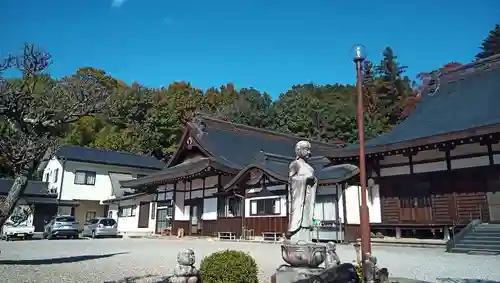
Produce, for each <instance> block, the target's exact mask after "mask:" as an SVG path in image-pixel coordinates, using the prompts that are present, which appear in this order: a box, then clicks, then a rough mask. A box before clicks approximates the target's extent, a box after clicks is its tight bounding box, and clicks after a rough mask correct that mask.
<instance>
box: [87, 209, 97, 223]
mask: <svg viewBox="0 0 500 283" xmlns="http://www.w3.org/2000/svg"><path fill="white" fill-rule="evenodd" d="M95 217H96V212H95V211H87V212H86V213H85V221H86V222H88V221H89V220H91V219H94V218H95Z"/></svg>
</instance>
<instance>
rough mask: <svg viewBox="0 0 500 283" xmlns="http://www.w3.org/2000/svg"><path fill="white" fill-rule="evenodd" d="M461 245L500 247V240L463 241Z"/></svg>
mask: <svg viewBox="0 0 500 283" xmlns="http://www.w3.org/2000/svg"><path fill="white" fill-rule="evenodd" d="M459 244H464V245H498V246H500V241H498V240H490V239H480V240H478V239H463V240H461V241H460V242H459Z"/></svg>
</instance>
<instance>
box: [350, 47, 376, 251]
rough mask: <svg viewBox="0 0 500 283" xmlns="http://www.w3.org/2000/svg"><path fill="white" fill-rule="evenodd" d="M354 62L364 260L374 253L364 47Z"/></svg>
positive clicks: (355, 52)
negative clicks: (371, 229)
mask: <svg viewBox="0 0 500 283" xmlns="http://www.w3.org/2000/svg"><path fill="white" fill-rule="evenodd" d="M353 51H354V52H353V53H354V54H353V61H354V63H355V64H356V73H357V82H356V92H357V107H356V108H357V111H356V120H357V122H358V141H359V179H360V182H361V207H360V225H359V226H360V230H361V252H362V256H363V259H365V258H364V257H365V255H366V253H370V254H371V251H372V247H371V241H370V237H371V233H370V214H369V213H370V212H369V210H368V203H367V197H366V162H365V125H364V116H365V115H364V106H363V72H362V71H363V61H364V60H365V58H366V54H365V48H364V46H363V45H360V44H358V45H355V46H354V48H353Z"/></svg>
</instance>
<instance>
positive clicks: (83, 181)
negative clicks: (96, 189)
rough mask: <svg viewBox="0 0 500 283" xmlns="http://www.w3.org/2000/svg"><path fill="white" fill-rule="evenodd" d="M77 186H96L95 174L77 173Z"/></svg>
mask: <svg viewBox="0 0 500 283" xmlns="http://www.w3.org/2000/svg"><path fill="white" fill-rule="evenodd" d="M75 184H77V185H95V172H90V171H76V172H75Z"/></svg>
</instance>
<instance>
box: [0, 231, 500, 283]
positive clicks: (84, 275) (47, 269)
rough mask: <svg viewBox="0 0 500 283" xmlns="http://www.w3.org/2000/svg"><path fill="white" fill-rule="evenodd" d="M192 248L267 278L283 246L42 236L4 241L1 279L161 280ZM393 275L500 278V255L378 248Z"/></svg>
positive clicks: (345, 251) (347, 256) (348, 251)
mask: <svg viewBox="0 0 500 283" xmlns="http://www.w3.org/2000/svg"><path fill="white" fill-rule="evenodd" d="M181 248H192V249H193V250H194V251H195V253H196V256H197V258H196V265H197V266H199V263H200V259H201V258H202V257H203V256H205V255H207V254H210V253H212V252H215V251H217V250H222V249H238V250H243V251H246V252H249V253H250V254H251V255H252V256H253V257H254V258H255V259H256V261H257V263H258V264H259V266H260V268H261V272H262V274H261V277H262V282H267V279H268V278H269V276H270V275H271V274H272V273H273V272H274V270H275V268H276V267H277V266H278V265H279V264H281V263H282V261H281V256H280V246H279V245H273V244H254V243H228V242H216V241H208V240H205V239H195V240H187V239H184V240H166V239H98V240H85V239H82V240H56V241H48V240H38V241H16V242H3V241H2V242H0V251H1V253H0V274H2V282H6V283H7V282H13V283H20V282H43V283H48V282H66V283H70V282H92V283H93V282H99V283H102V282H162V278H164V277H166V276H168V275H170V274H171V272H172V269H173V267H174V266H175V263H176V254H177V251H179V250H180V249H181ZM337 250H338V254H339V256H340V258H341V259H342V260H343V261H352V260H354V259H355V254H354V249H353V248H352V247H351V246H338V248H337ZM373 250H374V254H375V255H376V256H377V258H378V259H379V262H380V263H381V264H382V265H384V266H387V267H388V268H389V270H390V271H391V275H393V276H396V277H409V278H416V279H421V280H428V281H433V282H435V281H436V279H437V278H443V277H452V278H470V279H489V280H500V257H498V256H480V255H461V254H447V253H444V252H443V251H441V250H438V249H416V248H403V247H374V248H373Z"/></svg>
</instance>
